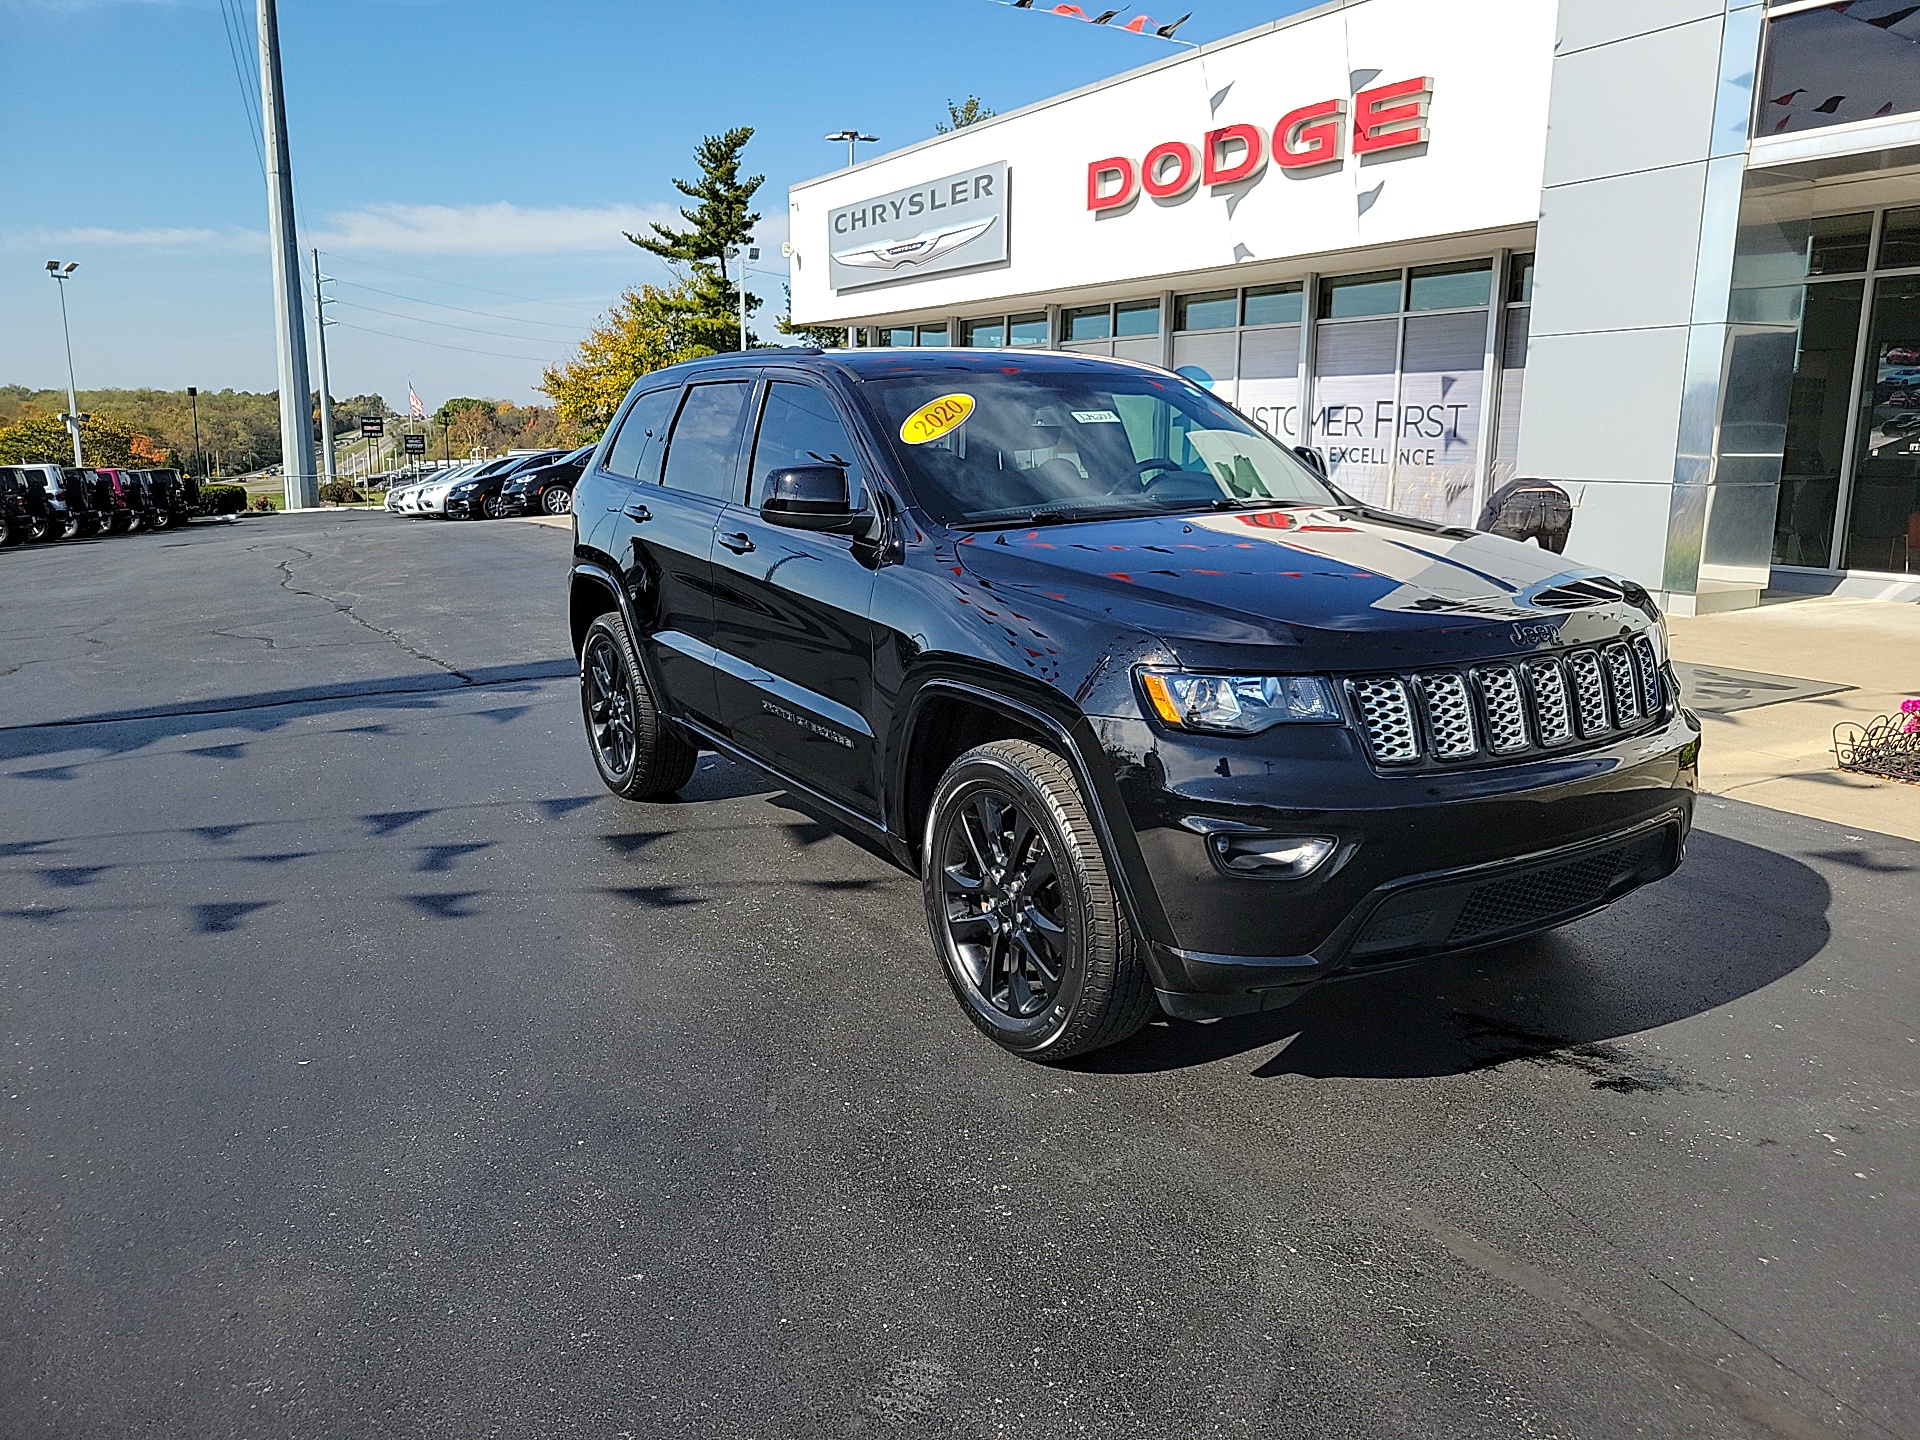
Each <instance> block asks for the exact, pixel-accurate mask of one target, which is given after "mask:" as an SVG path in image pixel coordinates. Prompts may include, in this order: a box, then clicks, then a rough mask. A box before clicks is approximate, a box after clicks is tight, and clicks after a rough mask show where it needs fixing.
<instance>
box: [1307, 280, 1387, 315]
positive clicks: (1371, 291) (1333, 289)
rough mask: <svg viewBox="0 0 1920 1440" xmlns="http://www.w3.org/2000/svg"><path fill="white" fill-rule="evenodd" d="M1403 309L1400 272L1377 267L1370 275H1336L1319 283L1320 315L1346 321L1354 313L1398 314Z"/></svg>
mask: <svg viewBox="0 0 1920 1440" xmlns="http://www.w3.org/2000/svg"><path fill="white" fill-rule="evenodd" d="M1399 310H1400V272H1399V271H1398V270H1376V271H1374V272H1372V273H1371V274H1367V275H1335V276H1329V277H1328V278H1327V279H1325V280H1322V281H1321V282H1320V318H1321V319H1322V320H1344V319H1346V318H1348V317H1349V316H1355V315H1395V314H1398V313H1399Z"/></svg>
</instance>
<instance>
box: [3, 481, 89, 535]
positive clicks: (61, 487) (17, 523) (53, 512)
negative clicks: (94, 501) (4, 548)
mask: <svg viewBox="0 0 1920 1440" xmlns="http://www.w3.org/2000/svg"><path fill="white" fill-rule="evenodd" d="M0 475H4V476H5V481H4V482H0V483H4V485H5V487H6V496H5V504H6V509H7V519H8V526H9V528H8V537H7V543H9V544H11V543H12V542H13V541H14V540H20V541H24V542H26V543H27V544H38V543H40V542H42V541H46V540H63V539H65V538H66V535H67V532H68V530H69V529H70V528H71V527H72V525H73V512H72V510H71V509H70V507H69V506H68V503H67V490H68V485H67V481H66V476H65V474H64V473H63V472H62V471H61V469H60V467H59V466H58V465H7V466H0Z"/></svg>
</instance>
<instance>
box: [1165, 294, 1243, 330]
mask: <svg viewBox="0 0 1920 1440" xmlns="http://www.w3.org/2000/svg"><path fill="white" fill-rule="evenodd" d="M1238 299H1239V296H1238V295H1237V294H1236V293H1235V292H1234V291H1232V290H1212V291H1209V292H1208V293H1206V294H1204V295H1178V296H1175V297H1174V301H1173V328H1174V329H1175V330H1231V329H1232V328H1233V326H1234V324H1235V321H1236V312H1237V311H1238V310H1239V308H1240V307H1239V305H1238V304H1237V303H1236V302H1237V300H1238Z"/></svg>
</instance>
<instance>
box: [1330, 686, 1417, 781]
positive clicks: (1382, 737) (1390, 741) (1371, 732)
mask: <svg viewBox="0 0 1920 1440" xmlns="http://www.w3.org/2000/svg"><path fill="white" fill-rule="evenodd" d="M1347 689H1348V693H1349V694H1351V695H1352V696H1353V703H1354V708H1355V709H1357V710H1358V711H1359V712H1360V723H1361V725H1362V726H1363V727H1364V728H1365V730H1366V733H1367V749H1369V750H1370V751H1372V752H1373V758H1374V759H1375V760H1376V761H1378V762H1379V763H1380V764H1382V765H1405V764H1409V763H1410V762H1412V761H1415V760H1418V759H1419V758H1420V740H1419V736H1418V734H1417V732H1416V731H1415V729H1414V724H1413V703H1412V701H1411V699H1410V698H1409V696H1408V694H1407V687H1406V685H1405V684H1403V683H1402V682H1401V681H1400V680H1399V679H1398V678H1397V677H1395V676H1391V675H1385V676H1376V677H1374V678H1371V679H1366V680H1354V681H1352V682H1350V683H1349V684H1348V687H1347Z"/></svg>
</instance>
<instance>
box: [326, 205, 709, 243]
mask: <svg viewBox="0 0 1920 1440" xmlns="http://www.w3.org/2000/svg"><path fill="white" fill-rule="evenodd" d="M652 220H665V221H678V220H679V212H678V211H676V210H674V209H673V208H672V207H670V206H666V205H603V206H600V207H597V208H591V209H589V208H583V207H574V206H557V207H553V208H548V209H535V208H530V207H526V206H521V205H514V204H511V203H509V202H507V201H505V200H497V201H494V202H493V203H492V204H489V205H367V206H363V207H361V208H360V209H358V210H343V211H339V212H336V213H335V214H333V215H330V216H328V217H327V228H326V230H324V231H323V232H321V233H320V234H317V235H314V236H312V237H311V239H312V243H313V244H316V245H318V246H319V247H320V248H321V249H323V250H342V251H347V252H349V253H351V252H354V251H371V252H374V253H380V252H385V253H387V254H414V255H560V254H574V253H579V252H582V251H590V250H609V251H618V250H621V249H623V248H624V247H625V246H626V244H627V240H626V236H625V235H624V234H622V233H621V232H622V231H627V230H631V231H633V232H635V233H636V234H638V233H640V232H643V231H644V230H645V229H646V228H647V223H648V222H649V221H652Z"/></svg>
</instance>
